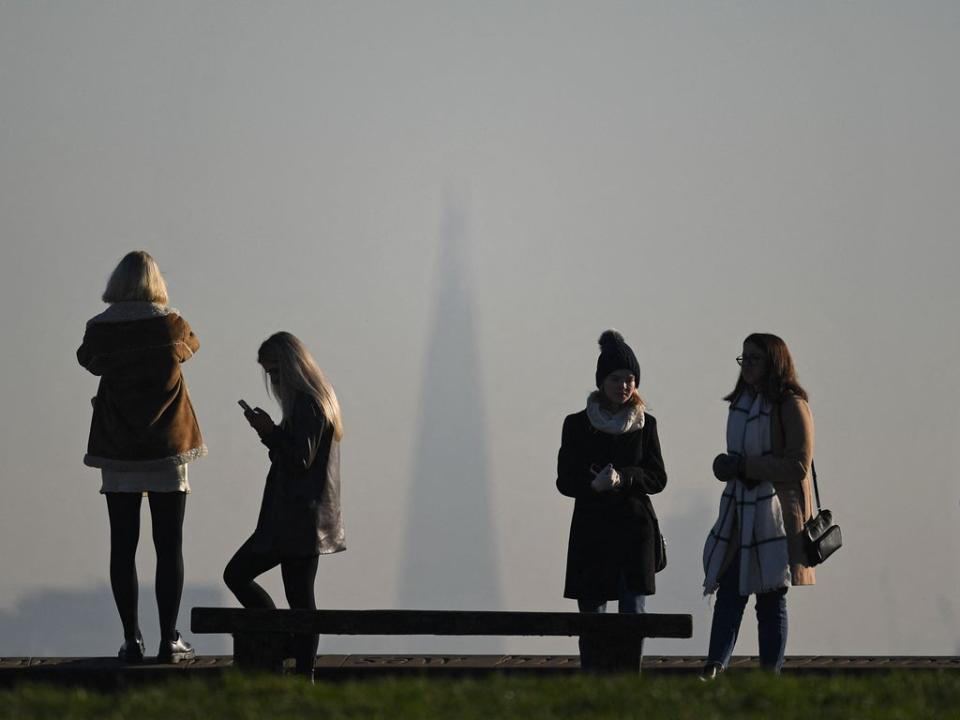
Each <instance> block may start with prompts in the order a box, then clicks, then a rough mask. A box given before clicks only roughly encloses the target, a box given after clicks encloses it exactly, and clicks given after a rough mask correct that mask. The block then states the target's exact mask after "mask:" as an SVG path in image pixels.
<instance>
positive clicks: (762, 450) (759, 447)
mask: <svg viewBox="0 0 960 720" xmlns="http://www.w3.org/2000/svg"><path fill="white" fill-rule="evenodd" d="M770 409H771V404H770V402H769V401H768V400H767V399H766V398H765V397H763V395H762V394H759V393H758V394H757V395H756V396H753V397H751V396H750V394H749V393H741V394H740V396H739V397H738V398H737V400H736V401H735V402H734V403H733V404H732V405H731V406H730V413H729V415H728V416H727V452H728V453H729V454H731V455H740V456H744V455H745V456H751V455H768V454H769V453H770V449H771V444H770ZM734 522H736V524H737V527H738V529H739V534H740V537H739V544H740V551H739V552H740V579H739V588H740V594H741V595H750V594H752V593H763V592H769V591H771V590H776V589H778V588H783V587H789V585H790V560H789V555H788V552H787V533H786V530H785V528H784V525H783V512H782V510H781V507H780V499H779V498H778V497H777V493H776V490H774V488H773V485H772V484H771V483H769V482H767V481H763V482H761V483H759V484H758V485H757V486H756V487H754V488H753V489H752V490H751V489H748V488H747V486H746V485H744V484H743V483H742V482H738V481H737V480H736V479H735V480H731V481H729V482H727V484H726V487H725V488H724V490H723V495H722V496H721V497H720V514H719V517H718V518H717V521H716V523H714V526H713V528H712V529H711V530H710V534H709V535H708V536H707V542H706V544H705V545H704V548H703V571H704V581H703V587H704V594H705V595H707V594H710V593H712V592H714V591H715V590H716V589H717V587H718V585H719V583H720V571H721V570H722V569H723V561H724V558H725V557H726V554H727V547H728V546H729V544H730V542H731V539H732V538H731V535H732V532H733V526H734Z"/></svg>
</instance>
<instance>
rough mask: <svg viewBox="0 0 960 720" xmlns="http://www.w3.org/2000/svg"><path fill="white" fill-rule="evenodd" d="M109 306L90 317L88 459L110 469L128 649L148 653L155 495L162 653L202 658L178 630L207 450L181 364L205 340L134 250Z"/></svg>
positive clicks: (126, 656) (85, 357) (116, 580)
mask: <svg viewBox="0 0 960 720" xmlns="http://www.w3.org/2000/svg"><path fill="white" fill-rule="evenodd" d="M103 301H104V302H106V303H109V307H108V308H107V309H106V310H105V311H104V312H102V313H100V314H99V315H97V316H96V317H94V318H93V319H91V320H90V321H89V322H88V323H87V328H86V332H85V333H84V336H83V344H82V345H81V346H80V348H79V349H78V350H77V360H79V362H80V364H81V365H82V366H83V367H85V368H86V369H87V370H89V371H90V372H91V373H93V374H94V375H97V376H98V377H99V378H100V385H99V387H98V388H97V395H96V397H95V398H93V420H92V422H91V424H90V438H89V442H88V445H87V454H86V456H85V457H84V463H85V464H86V465H89V466H91V467H95V468H100V472H101V476H102V485H101V488H100V492H101V493H103V494H104V495H105V496H106V498H107V510H108V511H109V516H110V585H111V587H112V588H113V597H114V600H115V601H116V604H117V610H118V611H119V613H120V620H121V622H122V623H123V635H124V643H123V646H122V647H121V648H120V651H119V653H118V656H119V658H120V659H121V660H123V661H125V662H139V661H141V660H143V655H144V644H143V636H142V634H141V632H140V626H139V622H138V614H137V594H138V582H137V568H136V552H137V543H138V540H139V536H140V505H141V501H142V498H143V496H144V495H147V497H148V500H149V503H150V516H151V518H152V521H153V543H154V546H155V548H156V551H157V572H156V593H157V609H158V611H159V615H160V650H159V652H158V653H157V658H158V660H159V661H160V662H179V661H180V660H185V659H189V658H191V657H193V654H194V653H193V648H191V647H190V644H189V643H187V642H186V641H185V640H184V639H183V638H182V637H181V636H180V633H179V632H178V631H177V628H176V623H177V615H178V613H179V610H180V596H181V593H182V590H183V550H182V529H183V515H184V509H185V507H186V496H187V493H189V492H190V484H189V482H188V479H187V463H189V462H191V461H192V460H195V459H196V458H198V457H200V456H201V455H204V454H206V452H207V448H206V446H205V445H204V444H203V437H202V436H201V434H200V427H199V425H198V424H197V418H196V414H195V413H194V411H193V405H192V403H191V402H190V394H189V393H188V392H187V384H186V382H185V381H184V379H183V375H182V373H181V372H180V365H181V364H182V363H184V362H186V361H187V360H189V359H190V358H191V357H193V354H194V353H195V352H197V350H198V349H199V347H200V341H199V340H197V336H196V335H194V333H193V331H192V330H191V329H190V325H189V324H188V323H187V321H186V320H184V319H183V318H182V317H180V314H179V313H178V312H177V311H176V310H174V309H173V308H171V307H168V306H167V301H168V298H167V286H166V283H165V282H164V280H163V275H161V274H160V268H159V267H158V266H157V263H156V261H155V260H154V259H153V258H152V257H151V256H150V255H149V253H146V252H144V251H142V250H138V251H135V252H131V253H128V254H127V255H126V256H124V258H123V259H122V260H121V261H120V263H119V264H118V265H117V267H116V269H115V270H114V271H113V273H112V274H111V275H110V279H109V280H108V282H107V287H106V290H105V291H104V293H103Z"/></svg>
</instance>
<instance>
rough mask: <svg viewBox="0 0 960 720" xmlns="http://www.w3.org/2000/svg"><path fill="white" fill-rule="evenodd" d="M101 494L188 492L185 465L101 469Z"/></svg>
mask: <svg viewBox="0 0 960 720" xmlns="http://www.w3.org/2000/svg"><path fill="white" fill-rule="evenodd" d="M100 472H101V475H102V478H103V484H102V485H101V486H100V492H101V493H135V492H142V493H143V494H147V493H151V492H161V493H162V492H185V493H189V492H190V482H189V480H188V479H187V466H186V464H183V465H177V466H175V467H169V468H162V469H160V470H108V469H107V468H102V469H101V471H100Z"/></svg>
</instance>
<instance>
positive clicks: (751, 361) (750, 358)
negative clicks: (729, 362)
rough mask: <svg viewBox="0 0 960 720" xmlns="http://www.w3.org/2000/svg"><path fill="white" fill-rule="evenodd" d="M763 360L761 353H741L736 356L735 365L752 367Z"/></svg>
mask: <svg viewBox="0 0 960 720" xmlns="http://www.w3.org/2000/svg"><path fill="white" fill-rule="evenodd" d="M762 362H763V355H741V356H740V357H738V358H737V365H740V366H741V367H742V366H744V365H746V366H747V367H753V366H754V365H759V364H760V363H762Z"/></svg>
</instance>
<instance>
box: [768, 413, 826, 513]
mask: <svg viewBox="0 0 960 720" xmlns="http://www.w3.org/2000/svg"><path fill="white" fill-rule="evenodd" d="M777 416H778V417H779V418H780V435H781V439H782V440H783V446H784V447H786V446H787V430H786V428H785V427H783V402H782V401H781V402H778V403H777ZM810 472H812V473H813V496H814V497H815V498H816V499H817V512H818V513H819V512H820V487H819V486H818V485H817V464H816V463H815V462H814V460H813V458H810Z"/></svg>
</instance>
